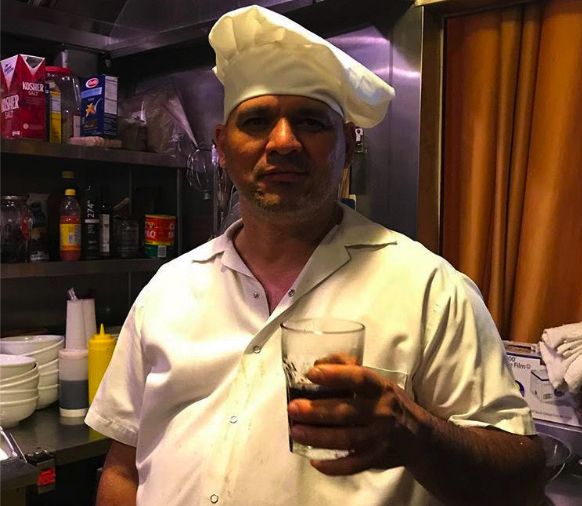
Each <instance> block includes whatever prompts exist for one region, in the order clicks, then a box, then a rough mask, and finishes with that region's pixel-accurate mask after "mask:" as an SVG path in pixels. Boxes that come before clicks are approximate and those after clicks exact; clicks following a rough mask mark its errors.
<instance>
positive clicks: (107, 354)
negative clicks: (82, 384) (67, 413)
mask: <svg viewBox="0 0 582 506" xmlns="http://www.w3.org/2000/svg"><path fill="white" fill-rule="evenodd" d="M115 344H116V341H115V339H113V337H111V334H106V333H105V329H104V328H103V324H101V330H100V332H99V334H95V335H94V336H93V337H92V338H91V339H89V404H91V403H92V402H93V399H94V398H95V394H96V393H97V389H98V388H99V384H100V383H101V380H102V379H103V376H104V374H105V371H106V370H107V367H108V366H109V362H110V361H111V357H112V356H113V350H114V349H115Z"/></svg>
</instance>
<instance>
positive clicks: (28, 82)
mask: <svg viewBox="0 0 582 506" xmlns="http://www.w3.org/2000/svg"><path fill="white" fill-rule="evenodd" d="M1 65H2V75H1V100H2V137H4V138H7V139H18V138H26V139H41V140H44V139H45V135H46V134H45V132H46V110H45V91H44V86H45V60H44V58H40V57H38V56H31V55H26V54H17V55H16V56H11V57H10V58H6V59H5V60H2V62H1Z"/></svg>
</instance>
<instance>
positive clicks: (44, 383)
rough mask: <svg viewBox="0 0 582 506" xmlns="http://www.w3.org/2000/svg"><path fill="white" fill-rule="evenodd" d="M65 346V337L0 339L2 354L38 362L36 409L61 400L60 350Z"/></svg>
mask: <svg viewBox="0 0 582 506" xmlns="http://www.w3.org/2000/svg"><path fill="white" fill-rule="evenodd" d="M64 345H65V338H64V336H53V335H42V336H12V337H3V338H1V339H0V353H6V354H9V355H20V356H25V357H30V358H34V359H35V360H36V362H37V364H38V372H39V381H38V387H37V388H38V402H37V404H36V409H43V408H46V407H47V406H50V405H51V404H52V403H53V402H55V401H57V400H58V398H59V350H60V349H61V348H63V347H64ZM0 388H2V387H0Z"/></svg>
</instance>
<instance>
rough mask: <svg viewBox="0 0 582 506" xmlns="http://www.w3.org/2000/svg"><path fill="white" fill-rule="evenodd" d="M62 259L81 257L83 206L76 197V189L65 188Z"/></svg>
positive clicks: (61, 210) (62, 220)
mask: <svg viewBox="0 0 582 506" xmlns="http://www.w3.org/2000/svg"><path fill="white" fill-rule="evenodd" d="M60 214H61V219H60V232H61V233H60V235H61V240H60V244H61V248H60V251H61V260H63V261H71V260H79V258H81V206H80V205H79V202H78V201H77V199H76V198H75V190H73V189H68V190H65V198H64V199H63V200H62V202H61V208H60Z"/></svg>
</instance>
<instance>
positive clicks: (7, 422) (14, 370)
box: [0, 354, 40, 428]
mask: <svg viewBox="0 0 582 506" xmlns="http://www.w3.org/2000/svg"><path fill="white" fill-rule="evenodd" d="M39 378H40V373H39V372H38V365H37V363H36V360H35V359H34V358H32V357H24V356H22V355H2V354H0V425H1V426H2V427H4V428H10V427H14V426H15V425H18V422H20V420H24V419H25V418H27V417H29V416H30V415H32V413H34V410H35V409H36V405H37V403H38V380H39Z"/></svg>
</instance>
